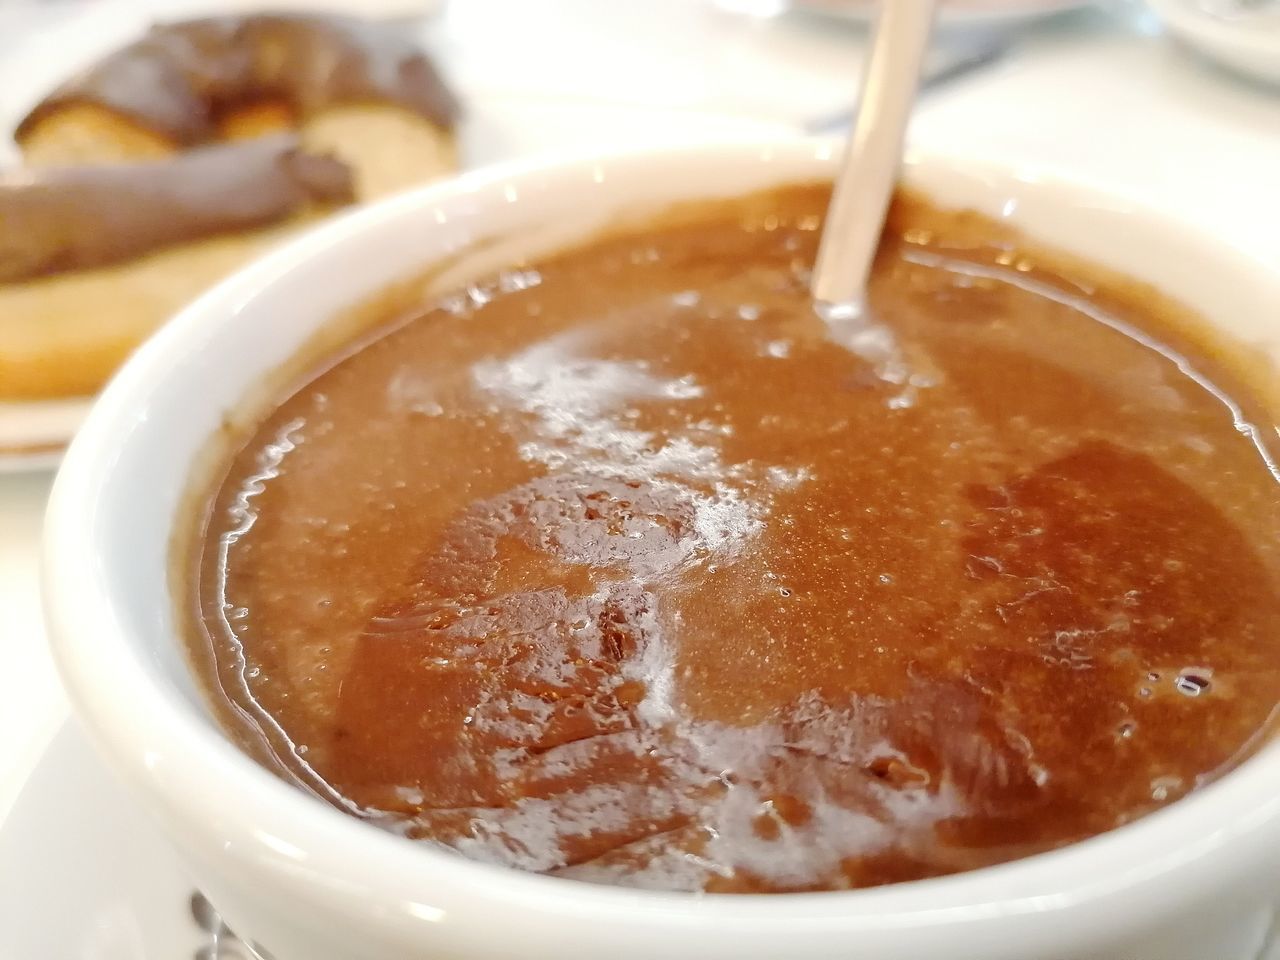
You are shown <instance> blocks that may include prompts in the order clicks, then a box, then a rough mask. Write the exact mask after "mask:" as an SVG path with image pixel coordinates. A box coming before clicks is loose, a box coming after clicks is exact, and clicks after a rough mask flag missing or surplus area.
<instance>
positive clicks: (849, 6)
mask: <svg viewBox="0 0 1280 960" xmlns="http://www.w3.org/2000/svg"><path fill="white" fill-rule="evenodd" d="M792 2H793V3H794V5H795V6H796V8H797V9H800V10H806V11H809V12H812V13H820V14H823V15H825V16H829V17H838V18H840V19H842V20H850V21H854V22H857V23H867V22H869V21H870V20H871V18H872V17H873V16H875V7H876V0H792ZM1088 6H1091V3H1090V0H942V4H941V7H940V13H939V17H940V19H941V22H942V24H943V25H944V26H948V27H975V28H976V27H984V28H1000V27H1012V26H1017V25H1020V24H1025V23H1028V22H1030V21H1032V20H1039V19H1041V18H1043V17H1051V16H1054V15H1056V14H1059V13H1066V12H1067V11H1068V10H1078V9H1081V8H1084V7H1088Z"/></svg>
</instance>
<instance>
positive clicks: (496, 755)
mask: <svg viewBox="0 0 1280 960" xmlns="http://www.w3.org/2000/svg"><path fill="white" fill-rule="evenodd" d="M826 195H827V191H826V188H825V187H822V186H819V185H801V186H796V187H792V188H787V189H783V190H780V191H775V192H770V193H766V194H760V195H755V196H750V197H744V198H739V199H736V200H729V201H722V202H720V201H718V202H709V203H706V204H704V205H699V206H696V207H690V208H686V209H682V210H680V211H675V212H672V213H671V214H669V215H667V216H666V217H664V218H661V219H658V220H656V221H655V222H653V223H651V224H647V225H645V226H643V227H637V228H634V229H627V230H621V231H619V232H615V233H613V234H609V235H605V236H603V237H600V238H597V239H594V240H592V241H590V242H588V243H586V244H585V245H584V246H582V247H580V248H578V249H572V250H569V251H567V252H564V253H562V254H559V255H554V256H549V257H547V258H545V259H542V260H540V261H537V262H534V263H531V264H527V265H522V266H521V267H519V268H517V269H512V270H509V271H507V272H505V273H503V274H501V275H500V276H495V277H492V278H490V279H487V280H485V281H483V282H479V283H476V284H474V285H472V286H470V287H468V288H466V289H465V290H461V291H458V292H457V293H456V294H453V295H450V296H445V297H443V298H440V299H439V300H437V301H435V302H432V303H430V304H427V305H425V306H423V307H421V309H419V310H418V311H417V312H415V313H413V314H412V315H409V316H398V317H395V318H388V320H387V322H386V323H385V324H384V326H383V327H382V328H381V329H380V330H379V331H378V332H377V334H376V335H374V336H370V337H368V338H366V340H365V341H364V342H363V344H362V345H361V346H360V347H359V349H352V350H349V351H348V352H347V353H346V354H345V355H342V356H341V357H338V358H333V357H330V358H329V359H328V360H327V361H326V363H325V364H323V365H322V366H320V367H319V368H317V369H316V370H314V371H313V373H312V375H311V378H310V379H309V381H308V382H306V383H305V384H304V385H303V386H301V388H300V389H297V390H296V392H294V393H292V395H289V396H285V397H284V398H283V399H282V400H281V401H280V402H279V406H278V408H276V409H275V410H274V412H271V413H269V415H267V416H266V417H265V419H262V420H261V421H260V423H259V424H258V426H256V427H255V428H254V429H253V430H252V431H251V432H250V433H249V434H248V435H247V436H245V435H241V436H240V437H239V438H238V440H237V443H239V444H242V446H241V447H239V448H238V452H237V453H235V454H234V456H233V457H232V458H231V459H230V462H229V465H228V466H227V468H226V472H225V475H223V477H222V479H221V480H220V483H219V484H218V486H217V489H216V490H214V491H212V492H211V493H210V494H209V496H208V499H207V500H206V506H207V509H208V512H207V516H206V517H205V518H204V522H205V523H207V527H206V528H205V530H204V534H203V537H202V538H201V544H200V548H199V550H198V553H199V557H198V563H197V566H198V570H197V571H196V573H195V574H193V575H192V576H191V577H190V578H189V580H188V581H187V586H186V587H185V589H186V590H187V591H189V593H188V597H189V601H190V604H191V608H192V609H193V610H194V615H193V621H194V623H193V637H192V644H193V651H194V653H195V656H196V659H197V660H198V662H199V663H201V664H203V665H204V670H205V676H206V679H207V680H208V686H209V687H210V692H211V694H212V696H213V698H214V700H215V701H216V703H217V705H218V707H219V710H220V713H221V715H222V716H223V717H224V718H225V720H226V721H227V723H228V724H229V725H230V726H231V727H232V729H233V730H234V731H235V732H236V734H237V736H238V737H239V738H240V739H241V740H242V742H244V743H245V744H246V745H247V746H248V747H249V748H250V749H252V750H253V751H254V752H255V753H256V754H257V755H258V756H260V757H262V758H264V759H265V760H267V761H268V762H270V763H271V764H272V765H273V766H274V767H275V768H276V769H278V770H279V771H280V772H281V773H282V774H283V775H285V776H287V777H289V778H290V779H292V780H293V781H295V782H296V783H298V784H300V785H302V786H304V787H305V788H307V789H310V790H312V791H314V792H316V793H317V794H320V795H321V796H324V797H327V798H328V799H329V800H331V801H332V802H334V803H336V804H338V805H340V806H341V807H343V808H344V809H347V810H348V811H350V812H351V813H352V814H354V815H356V816H359V817H362V818H365V819H367V820H370V821H372V822H374V823H377V824H379V825H382V826H384V827H386V828H388V829H391V830H394V831H397V832H399V833H401V834H403V835H405V836H407V837H410V838H414V839H419V840H423V841H427V842H432V843H436V844H441V845H444V846H447V847H450V848H453V849H454V850H456V851H458V852H459V853H461V854H463V855H465V856H468V857H472V858H477V859H481V860H486V861H492V862H496V863H502V864H509V865H511V866H514V867H519V868H523V869H526V870H534V871H545V872H549V873H554V874H556V875H559V876H565V877H576V878H580V879H583V880H590V881H598V882H606V883H618V884H627V885H634V886H644V887H656V888H665V889H674V890H709V891H730V892H732V891H797V890H821V889H838V888H848V887H862V886H870V885H874V884H883V883H889V882H894V881H900V880H910V879H915V878H920V877H928V876H933V875H938V874H946V873H951V872H955V871H960V870H966V869H970V868H974V867H979V866H983V865H986V864H992V863H996V862H1000V861H1005V860H1009V859H1012V858H1016V857H1021V856H1025V855H1027V854H1031V853H1035V852H1039V851H1043V850H1047V849H1050V848H1054V847H1057V846H1060V845H1062V844H1066V843H1071V842H1073V841H1076V840H1080V839H1082V838H1085V837H1088V836H1091V835H1093V834H1097V833H1099V832H1101V831H1105V830H1108V829H1111V828H1113V827H1116V826H1117V825H1120V824H1123V823H1125V822H1126V821H1129V820H1131V819H1133V818H1135V817H1139V816H1142V815H1143V814H1146V813H1148V812H1151V811H1153V810H1156V809H1158V808H1159V807H1161V806H1163V805H1165V804H1168V803H1170V802H1172V801H1174V800H1177V799H1178V798H1179V797H1181V796H1183V795H1184V794H1186V793H1187V792H1188V791H1190V790H1192V789H1194V788H1196V787H1197V786H1199V785H1202V784H1204V783H1205V782H1207V781H1209V780H1212V779H1213V778H1214V777H1216V776H1218V775H1219V774H1221V773H1222V772H1224V771H1225V770H1226V769H1228V768H1230V767H1231V766H1232V765H1233V764H1234V763H1236V762H1238V761H1239V760H1240V759H1241V758H1242V756H1244V755H1245V754H1247V752H1248V751H1249V750H1250V749H1251V748H1252V747H1253V746H1255V745H1256V744H1257V743H1259V742H1260V741H1261V740H1262V739H1263V738H1264V737H1265V736H1266V735H1267V733H1268V730H1269V724H1270V721H1271V717H1272V713H1273V709H1274V708H1275V705H1276V703H1277V701H1278V700H1280V656H1278V654H1280V552H1278V547H1280V497H1278V496H1277V493H1278V491H1277V479H1276V473H1275V468H1274V466H1273V464H1272V462H1271V460H1270V454H1269V453H1268V451H1267V449H1266V446H1265V445H1266V443H1267V442H1269V438H1271V437H1273V436H1274V427H1273V425H1272V422H1271V421H1270V420H1269V419H1268V418H1267V416H1266V414H1265V412H1264V411H1263V410H1262V408H1261V407H1260V406H1259V405H1258V404H1257V403H1255V402H1254V401H1253V400H1251V399H1250V397H1251V396H1252V395H1251V393H1250V391H1249V389H1248V388H1247V386H1246V379H1247V378H1245V377H1244V376H1243V374H1240V373H1239V372H1238V371H1237V372H1236V373H1233V372H1232V370H1231V369H1228V368H1227V367H1226V366H1225V365H1224V362H1223V360H1222V359H1221V358H1222V357H1223V356H1224V355H1225V353H1224V350H1225V348H1222V347H1221V345H1215V344H1214V343H1213V342H1212V341H1211V340H1208V339H1205V338H1204V337H1203V336H1202V335H1201V334H1198V333H1196V331H1195V330H1194V329H1192V328H1190V327H1188V326H1187V324H1186V318H1185V317H1182V316H1181V314H1179V313H1178V312H1177V311H1176V310H1174V309H1173V308H1171V307H1169V306H1168V305H1166V304H1164V303H1163V301H1162V300H1161V299H1160V298H1159V297H1158V296H1157V295H1155V294H1154V293H1152V292H1151V291H1149V290H1145V289H1143V288H1141V287H1138V286H1136V285H1132V284H1125V283H1123V282H1120V281H1117V280H1115V279H1114V278H1108V277H1107V276H1105V275H1104V274H1102V273H1101V272H1099V271H1095V270H1092V269H1091V268H1085V267H1081V266H1079V265H1071V264H1066V263H1065V262H1064V261H1062V260H1061V259H1059V258H1054V257H1052V256H1051V255H1042V254H1039V253H1037V252H1035V251H1034V250H1033V249H1031V248H1030V247H1028V246H1027V245H1026V244H1025V243H1024V242H1023V241H1022V240H1021V239H1019V238H1018V237H1017V236H1015V235H1013V234H1010V233H1009V232H1007V231H1005V230H1004V229H1003V228H1002V227H1000V226H998V225H996V224H994V223H991V222H989V221H985V220H983V219H982V218H980V217H977V216H976V215H972V214H956V213H947V212H943V211H938V210H935V209H932V208H930V207H929V206H928V205H927V204H925V203H924V202H923V201H920V200H912V199H910V198H902V199H900V201H899V203H898V205H897V208H896V210H895V213H894V217H893V221H892V223H891V226H890V233H889V235H888V237H887V239H886V243H885V246H884V248H883V250H882V254H881V257H880V260H879V262H878V264H877V268H876V272H875V276H874V279H873V285H872V290H871V297H870V307H869V310H868V311H867V312H866V313H865V315H864V316H863V317H862V318H861V319H858V318H854V319H848V318H845V319H841V318H839V317H827V318H826V319H823V318H821V317H819V316H818V315H817V314H816V313H815V311H814V309H813V307H812V305H811V304H810V302H809V300H808V298H807V295H806V283H807V270H808V265H809V264H810V263H811V262H812V259H813V256H814V252H815V247H816V241H817V237H818V233H817V231H818V228H819V226H820V214H821V211H822V210H823V208H824V206H825V201H826Z"/></svg>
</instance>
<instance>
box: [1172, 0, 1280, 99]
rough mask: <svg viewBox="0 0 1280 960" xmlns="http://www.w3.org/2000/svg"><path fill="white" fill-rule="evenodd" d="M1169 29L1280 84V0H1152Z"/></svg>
mask: <svg viewBox="0 0 1280 960" xmlns="http://www.w3.org/2000/svg"><path fill="white" fill-rule="evenodd" d="M1150 3H1151V6H1152V8H1154V10H1155V11H1156V13H1157V14H1158V15H1159V16H1160V18H1161V19H1162V20H1163V21H1164V23H1165V26H1167V27H1168V29H1169V32H1170V33H1172V34H1173V35H1174V36H1175V37H1177V38H1178V39H1179V40H1181V41H1182V42H1183V43H1185V44H1186V45H1187V46H1189V47H1191V48H1192V49H1194V50H1197V51H1199V52H1200V53H1202V54H1204V55H1205V56H1207V57H1209V58H1210V59H1211V60H1213V61H1215V62H1216V63H1218V64H1220V65H1221V66H1223V67H1226V68H1227V69H1228V70H1232V71H1234V72H1236V73H1239V74H1242V75H1244V76H1247V77H1251V78H1252V79H1254V80H1260V81H1262V82H1264V83H1271V84H1280V0H1150Z"/></svg>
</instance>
